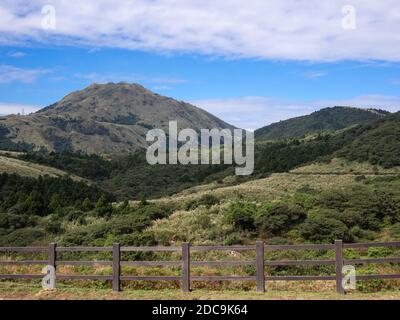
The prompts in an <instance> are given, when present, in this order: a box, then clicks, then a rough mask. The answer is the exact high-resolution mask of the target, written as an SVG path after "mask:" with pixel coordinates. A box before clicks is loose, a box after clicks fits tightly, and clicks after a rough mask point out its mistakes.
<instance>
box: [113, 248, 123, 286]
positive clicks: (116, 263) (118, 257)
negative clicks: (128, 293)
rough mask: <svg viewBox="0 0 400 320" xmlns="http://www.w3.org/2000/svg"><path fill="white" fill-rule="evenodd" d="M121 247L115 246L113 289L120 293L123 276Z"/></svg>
mask: <svg viewBox="0 0 400 320" xmlns="http://www.w3.org/2000/svg"><path fill="white" fill-rule="evenodd" d="M120 261H121V247H120V244H119V243H114V244H113V264H112V266H113V280H112V287H113V291H120V290H121V285H120V276H121V263H120Z"/></svg>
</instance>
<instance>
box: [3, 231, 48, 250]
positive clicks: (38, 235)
mask: <svg viewBox="0 0 400 320" xmlns="http://www.w3.org/2000/svg"><path fill="white" fill-rule="evenodd" d="M44 236H45V234H44V232H43V231H41V230H38V229H35V228H24V229H18V230H16V231H14V232H12V233H10V234H8V235H6V236H3V237H1V238H0V245H4V246H17V247H24V246H29V245H32V244H33V243H35V242H37V241H40V240H41V239H43V238H44Z"/></svg>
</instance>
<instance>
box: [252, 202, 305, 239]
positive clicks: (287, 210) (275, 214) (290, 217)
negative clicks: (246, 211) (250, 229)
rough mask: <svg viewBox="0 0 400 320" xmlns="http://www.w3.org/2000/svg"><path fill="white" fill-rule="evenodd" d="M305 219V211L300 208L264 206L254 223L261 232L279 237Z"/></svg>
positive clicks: (278, 205) (275, 205) (276, 205)
mask: <svg viewBox="0 0 400 320" xmlns="http://www.w3.org/2000/svg"><path fill="white" fill-rule="evenodd" d="M306 217H307V215H306V213H305V211H304V210H303V209H302V208H301V207H300V206H296V205H291V206H289V205H287V204H274V205H267V206H264V207H262V208H261V209H260V210H258V214H257V218H256V222H255V223H256V226H257V228H258V229H259V230H260V231H261V232H263V233H266V234H268V235H272V236H280V235H282V234H283V233H285V232H287V231H289V230H290V229H291V228H293V227H294V226H296V225H298V224H300V223H301V222H303V221H304V220H305V218H306Z"/></svg>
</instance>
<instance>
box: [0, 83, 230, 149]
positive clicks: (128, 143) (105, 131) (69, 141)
mask: <svg viewBox="0 0 400 320" xmlns="http://www.w3.org/2000/svg"><path fill="white" fill-rule="evenodd" d="M169 121H177V123H178V127H179V129H183V128H192V129H194V130H196V131H199V130H200V129H213V128H217V129H232V128H233V126H231V125H229V124H227V123H225V122H224V121H222V120H220V119H218V118H217V117H215V116H213V115H211V114H209V113H208V112H206V111H204V110H202V109H200V108H197V107H195V106H193V105H191V104H188V103H184V102H182V101H176V100H174V99H172V98H169V97H164V96H161V95H158V94H155V93H153V92H152V91H150V90H148V89H146V88H145V87H143V86H142V85H140V84H136V83H126V82H120V83H112V82H110V83H106V84H97V83H92V84H91V85H89V86H88V87H86V88H84V89H82V90H79V91H75V92H72V93H70V94H68V95H67V96H65V97H64V98H63V99H61V100H60V101H58V102H56V103H54V104H52V105H50V106H48V107H46V108H44V109H42V110H40V111H38V112H36V113H34V114H32V115H29V116H25V117H24V118H22V117H18V116H15V117H7V119H6V121H3V123H4V124H5V125H6V127H7V129H8V130H9V132H10V134H9V135H8V136H9V137H12V139H13V141H14V140H15V141H24V142H26V143H29V144H32V145H34V146H35V148H37V149H38V148H40V147H45V148H46V149H48V150H52V151H53V150H55V151H61V150H65V149H67V150H71V151H83V152H85V153H96V154H112V153H129V152H132V151H134V150H136V149H138V148H141V147H145V146H147V142H146V140H145V136H146V133H147V131H148V130H149V129H153V128H159V129H164V130H168V124H169Z"/></svg>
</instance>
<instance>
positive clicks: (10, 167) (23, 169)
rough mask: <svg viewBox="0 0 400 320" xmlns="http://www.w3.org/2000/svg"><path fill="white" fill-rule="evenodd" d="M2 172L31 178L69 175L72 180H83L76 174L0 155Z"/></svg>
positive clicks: (0, 171)
mask: <svg viewBox="0 0 400 320" xmlns="http://www.w3.org/2000/svg"><path fill="white" fill-rule="evenodd" d="M3 172H5V173H9V174H12V173H14V174H19V175H21V176H26V177H33V178H38V177H39V176H45V175H48V176H50V177H63V176H66V175H69V176H71V178H72V179H73V180H77V181H79V180H83V179H82V178H80V177H78V176H76V175H71V174H69V173H67V172H66V171H63V170H60V169H56V168H53V167H49V166H44V165H40V164H36V163H32V162H28V161H23V160H20V159H16V158H12V157H6V156H2V155H0V173H3Z"/></svg>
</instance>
